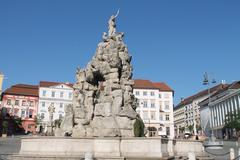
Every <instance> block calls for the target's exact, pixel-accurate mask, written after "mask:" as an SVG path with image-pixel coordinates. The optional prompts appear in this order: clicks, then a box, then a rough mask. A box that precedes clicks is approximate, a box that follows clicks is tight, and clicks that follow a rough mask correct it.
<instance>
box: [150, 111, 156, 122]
mask: <svg viewBox="0 0 240 160" xmlns="http://www.w3.org/2000/svg"><path fill="white" fill-rule="evenodd" d="M151 120H156V113H155V112H151Z"/></svg>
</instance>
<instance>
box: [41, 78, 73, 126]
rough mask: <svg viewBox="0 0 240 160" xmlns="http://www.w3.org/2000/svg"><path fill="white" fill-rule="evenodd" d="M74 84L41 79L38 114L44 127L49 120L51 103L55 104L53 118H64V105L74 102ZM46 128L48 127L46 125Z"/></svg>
mask: <svg viewBox="0 0 240 160" xmlns="http://www.w3.org/2000/svg"><path fill="white" fill-rule="evenodd" d="M72 86H73V85H72V84H70V83H60V82H47V81H40V84H39V106H38V115H39V117H40V119H41V122H42V124H43V127H44V126H46V124H47V123H48V122H49V120H50V119H49V116H50V115H49V111H48V108H49V106H50V105H52V106H54V108H55V111H54V113H53V120H56V119H62V118H63V117H64V115H65V112H64V106H65V105H68V104H72V100H73V87H72ZM44 128H46V127H44Z"/></svg>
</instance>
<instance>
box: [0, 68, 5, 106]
mask: <svg viewBox="0 0 240 160" xmlns="http://www.w3.org/2000/svg"><path fill="white" fill-rule="evenodd" d="M3 79H4V75H3V74H2V73H1V72H0V106H1V104H2V98H1V97H2V86H3Z"/></svg>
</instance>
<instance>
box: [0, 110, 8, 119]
mask: <svg viewBox="0 0 240 160" xmlns="http://www.w3.org/2000/svg"><path fill="white" fill-rule="evenodd" d="M6 115H7V108H6V107H2V110H1V116H2V118H3V119H4V118H5V117H6Z"/></svg>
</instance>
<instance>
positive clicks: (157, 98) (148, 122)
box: [133, 80, 174, 138]
mask: <svg viewBox="0 0 240 160" xmlns="http://www.w3.org/2000/svg"><path fill="white" fill-rule="evenodd" d="M134 82H135V84H134V89H133V93H134V95H135V97H136V98H137V99H138V102H139V107H138V108H137V112H138V113H139V114H140V116H141V118H142V119H143V121H144V124H145V126H146V127H147V128H148V131H149V136H164V135H167V136H168V137H169V138H174V126H173V94H174V91H173V90H172V89H171V88H170V87H169V86H168V85H166V84H165V83H154V82H151V81H149V80H134Z"/></svg>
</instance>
